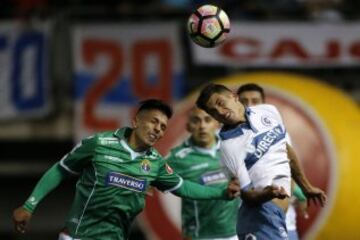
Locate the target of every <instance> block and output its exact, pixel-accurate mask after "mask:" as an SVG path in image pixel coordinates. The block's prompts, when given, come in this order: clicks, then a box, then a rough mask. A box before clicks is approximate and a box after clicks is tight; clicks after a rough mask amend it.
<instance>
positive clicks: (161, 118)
mask: <svg viewBox="0 0 360 240" xmlns="http://www.w3.org/2000/svg"><path fill="white" fill-rule="evenodd" d="M167 123H168V118H167V116H166V115H165V114H164V113H163V112H161V111H159V110H156V109H151V110H144V111H142V112H140V113H138V114H137V116H136V117H135V120H134V122H133V127H134V134H135V140H136V143H135V144H136V145H137V147H139V148H142V147H145V148H146V147H151V146H153V145H154V144H155V143H156V142H157V141H158V140H159V139H160V138H162V137H163V136H164V133H165V130H166V128H167Z"/></svg>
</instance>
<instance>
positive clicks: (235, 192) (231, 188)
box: [227, 178, 240, 199]
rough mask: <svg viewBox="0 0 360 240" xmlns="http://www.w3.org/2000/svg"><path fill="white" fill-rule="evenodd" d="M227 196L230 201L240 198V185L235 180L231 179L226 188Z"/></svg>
mask: <svg viewBox="0 0 360 240" xmlns="http://www.w3.org/2000/svg"><path fill="white" fill-rule="evenodd" d="M227 196H228V198H230V199H233V198H236V197H238V196H240V183H239V181H238V180H237V179H235V178H232V179H231V181H230V182H229V184H228V187H227Z"/></svg>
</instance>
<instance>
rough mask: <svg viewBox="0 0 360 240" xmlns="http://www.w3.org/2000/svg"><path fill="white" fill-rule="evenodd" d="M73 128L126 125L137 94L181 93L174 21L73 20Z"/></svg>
mask: <svg viewBox="0 0 360 240" xmlns="http://www.w3.org/2000/svg"><path fill="white" fill-rule="evenodd" d="M72 38H73V39H72V42H73V44H74V45H73V55H74V56H73V59H74V84H75V85H74V89H75V133H76V138H77V139H80V138H82V137H84V136H87V135H89V134H91V133H93V132H95V131H103V130H111V129H116V128H119V127H122V126H129V124H130V122H131V121H130V120H131V117H132V116H133V113H134V110H135V109H136V108H137V106H138V105H137V104H138V102H139V101H140V100H144V99H146V98H160V99H163V100H165V101H167V102H170V103H171V102H173V101H175V100H176V99H178V98H180V97H181V96H182V94H183V91H182V89H183V87H182V84H183V79H184V69H183V62H182V52H183V51H182V48H181V44H180V36H179V27H178V24H176V23H173V22H169V23H157V22H155V23H154V22H152V23H145V24H138V23H128V24H92V25H89V24H88V25H75V26H74V27H73V30H72Z"/></svg>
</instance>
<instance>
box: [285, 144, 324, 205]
mask: <svg viewBox="0 0 360 240" xmlns="http://www.w3.org/2000/svg"><path fill="white" fill-rule="evenodd" d="M286 147H287V151H288V157H289V160H290V168H291V176H292V178H293V179H294V180H295V182H296V183H297V184H298V185H299V186H300V188H301V190H302V191H303V192H304V194H305V196H306V198H307V199H308V201H309V202H310V201H313V202H314V204H315V205H316V204H317V203H320V205H321V206H324V204H325V203H326V194H325V193H324V191H323V190H321V189H319V188H317V187H314V186H312V185H311V183H310V182H309V180H308V179H307V178H306V176H305V174H304V171H303V170H302V168H301V166H300V164H299V160H298V158H297V156H296V154H295V151H294V150H293V149H292V147H291V146H290V145H289V144H286Z"/></svg>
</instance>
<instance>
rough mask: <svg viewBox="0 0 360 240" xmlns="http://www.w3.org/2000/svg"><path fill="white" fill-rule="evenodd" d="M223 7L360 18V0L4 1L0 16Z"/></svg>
mask: <svg viewBox="0 0 360 240" xmlns="http://www.w3.org/2000/svg"><path fill="white" fill-rule="evenodd" d="M208 3H212V4H215V5H218V6H220V7H222V8H223V9H224V10H225V11H226V12H227V13H228V14H229V16H230V18H236V19H243V20H249V21H252V20H256V21H265V20H266V21H268V20H271V21H283V20H289V21H330V22H336V21H348V20H350V21H351V20H357V19H359V17H360V1H358V0H272V1H268V0H241V1H240V0H208V1H205V0H102V1H98V0H63V1H60V0H2V1H0V18H3V19H4V18H14V17H15V18H16V17H17V18H29V17H37V18H47V17H51V16H53V15H55V14H59V13H72V14H74V15H83V16H86V15H87V14H88V15H92V16H94V15H108V14H109V13H112V15H111V14H110V16H115V15H120V16H121V15H134V14H135V15H147V16H149V15H151V14H154V15H157V14H158V15H165V16H173V15H174V14H175V15H182V14H188V12H189V11H191V10H193V9H194V8H196V7H198V6H200V5H202V4H208Z"/></svg>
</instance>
